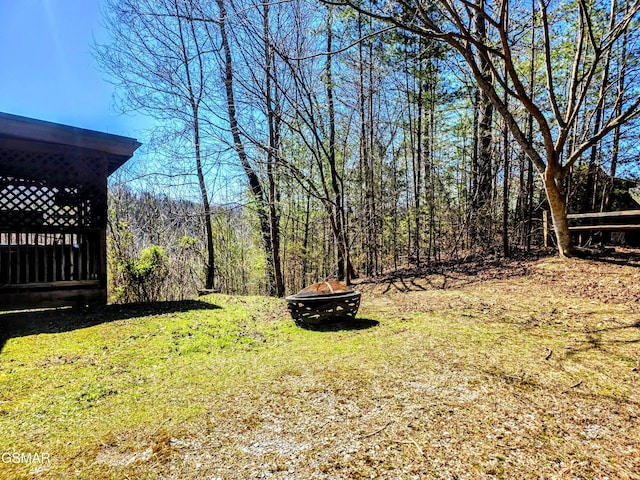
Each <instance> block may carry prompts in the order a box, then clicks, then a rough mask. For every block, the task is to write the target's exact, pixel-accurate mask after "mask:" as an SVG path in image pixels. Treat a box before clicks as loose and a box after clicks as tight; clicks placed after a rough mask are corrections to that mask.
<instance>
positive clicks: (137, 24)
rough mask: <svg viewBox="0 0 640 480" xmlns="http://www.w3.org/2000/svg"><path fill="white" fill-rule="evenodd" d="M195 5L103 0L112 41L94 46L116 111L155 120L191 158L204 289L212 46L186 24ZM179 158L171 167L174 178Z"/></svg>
mask: <svg viewBox="0 0 640 480" xmlns="http://www.w3.org/2000/svg"><path fill="white" fill-rule="evenodd" d="M193 11H194V3H193V2H191V1H184V0H157V1H156V0H107V2H106V3H105V17H104V18H105V26H106V28H107V29H108V30H109V31H110V32H111V37H112V38H113V40H112V41H111V42H110V43H109V44H104V45H96V46H95V56H96V58H97V60H98V62H99V64H100V65H101V66H102V68H103V69H104V70H105V71H106V72H108V73H109V74H110V75H111V78H112V79H114V80H113V81H114V83H115V86H116V88H117V92H118V95H119V96H118V103H117V106H118V107H119V109H120V110H121V111H123V112H128V111H137V112H142V113H145V114H147V115H150V116H151V117H153V118H155V119H156V120H158V121H159V127H158V128H159V129H162V130H163V131H164V132H165V133H166V132H167V131H168V132H169V137H170V138H172V139H173V142H172V145H173V146H174V147H175V145H176V144H178V143H180V141H181V140H182V141H186V142H185V143H187V145H188V146H189V150H190V151H188V152H186V153H185V155H187V156H188V157H189V158H191V159H193V166H192V167H191V169H189V171H188V173H187V174H188V175H193V173H194V172H193V169H194V168H195V175H196V177H197V184H198V190H199V193H200V198H201V201H202V205H203V217H204V222H203V223H204V228H205V237H206V244H207V260H206V269H205V272H206V274H205V277H206V281H205V288H207V289H211V288H213V286H214V280H215V276H214V275H215V252H214V247H213V230H212V226H211V206H210V202H209V193H208V191H207V181H206V178H205V174H204V165H203V164H204V155H205V154H204V152H203V150H204V143H205V140H204V139H203V136H202V128H203V127H202V124H203V118H202V113H203V109H204V108H203V104H204V102H205V101H206V100H207V99H208V98H209V95H210V92H209V90H208V81H209V75H210V74H211V71H210V68H211V64H210V59H209V55H210V52H211V51H212V47H211V45H210V44H209V42H208V40H207V37H206V35H204V32H203V31H202V29H201V28H199V26H198V25H197V24H196V23H195V22H193V21H192V20H190V19H191V18H192V17H193V15H192V13H193ZM177 163H178V159H173V161H172V162H171V170H172V172H171V173H172V174H175V175H178V165H177Z"/></svg>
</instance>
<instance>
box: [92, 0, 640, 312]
mask: <svg viewBox="0 0 640 480" xmlns="http://www.w3.org/2000/svg"><path fill="white" fill-rule="evenodd" d="M639 8H640V3H639V2H638V1H630V0H610V1H607V2H604V1H593V2H586V1H584V0H581V1H577V2H567V1H552V2H545V1H542V2H540V3H538V2H535V1H533V2H531V3H526V2H523V3H520V2H509V1H506V0H505V1H503V2H490V1H485V0H477V1H473V2H461V1H456V0H438V1H436V2H432V3H431V4H429V5H428V6H425V5H423V4H422V3H419V2H414V1H409V0H407V1H399V2H392V3H388V2H387V3H383V4H379V3H378V2H351V1H350V0H346V1H325V2H324V3H316V2H311V1H306V0H292V1H290V2H277V3H266V4H264V3H259V2H253V1H252V0H240V1H234V2H231V1H228V0H217V1H216V2H201V1H198V0H161V1H135V2H134V1H133V0H109V1H108V2H106V9H105V24H106V25H107V27H108V28H109V29H110V30H111V32H112V34H113V41H112V42H111V43H109V44H105V45H96V46H95V48H94V52H95V55H96V58H97V59H98V61H99V63H100V65H101V66H102V68H103V69H104V70H105V71H106V72H107V73H109V75H110V77H111V78H113V79H115V80H114V82H115V84H116V87H117V90H116V91H117V92H118V95H119V97H118V99H117V100H118V102H117V107H118V108H119V109H120V110H121V111H123V112H127V111H138V112H142V113H145V114H147V115H150V116H151V117H153V118H154V119H155V121H156V125H157V127H156V128H155V130H154V131H153V132H150V133H149V136H148V138H146V139H143V142H144V143H145V148H146V154H145V156H144V159H143V160H139V162H138V164H137V165H135V166H134V167H133V168H132V169H131V170H130V171H128V172H126V173H125V174H123V175H121V177H120V178H119V179H117V180H116V181H115V182H113V183H112V185H111V202H112V210H111V211H112V212H113V215H112V218H111V219H110V221H111V236H110V242H111V244H112V245H113V247H112V249H111V251H112V258H111V259H110V265H111V278H112V280H113V282H114V285H113V289H112V291H116V292H117V289H118V287H122V282H125V281H126V279H125V272H126V271H127V270H126V268H129V269H130V270H131V268H132V267H131V265H135V262H136V261H141V259H143V257H144V256H143V253H144V252H145V249H148V248H149V247H151V246H156V247H160V248H161V249H162V252H163V254H165V255H166V259H165V260H163V261H162V262H160V263H162V265H161V266H159V267H158V268H167V266H166V264H167V263H168V264H169V267H168V271H169V272H173V273H171V274H168V275H164V276H163V281H167V282H171V283H173V284H174V286H173V287H169V286H167V288H164V289H162V290H161V292H158V293H157V294H158V295H160V296H164V297H170V298H175V297H179V296H186V295H188V294H192V293H194V292H195V291H196V290H198V289H201V288H204V289H209V290H212V289H215V290H221V291H224V292H228V293H265V294H269V295H278V296H282V295H284V294H285V292H294V291H297V290H299V289H300V288H301V287H302V286H304V285H306V284H309V283H312V282H314V281H317V280H321V279H325V278H337V279H341V280H344V281H346V282H347V283H349V282H350V281H351V280H352V279H354V278H356V277H371V276H377V275H381V274H383V273H384V272H388V271H389V270H398V269H402V268H430V267H432V266H436V265H440V264H442V262H449V261H454V262H455V261H459V260H461V259H465V258H468V257H470V256H474V255H496V254H497V255H504V256H508V255H509V254H511V253H512V252H514V251H516V250H519V249H521V250H529V249H531V248H534V247H536V246H539V245H541V244H542V233H541V229H542V212H543V211H544V210H549V211H550V212H551V217H552V220H553V225H554V228H555V233H556V239H555V246H556V248H557V250H558V252H559V254H560V255H562V256H570V255H572V253H573V247H574V245H573V241H572V238H571V235H570V233H569V230H568V224H567V218H566V215H567V213H568V212H567V206H568V205H569V208H570V210H571V213H575V212H577V211H599V210H608V209H611V208H613V205H614V202H613V197H614V184H615V182H614V179H615V178H616V177H617V176H619V175H620V173H621V172H622V173H623V174H624V175H625V176H626V177H627V178H630V179H634V178H635V174H636V167H637V160H636V157H637V155H636V149H637V147H636V144H637V141H636V140H637V134H638V131H637V127H638V119H637V116H638V112H639V109H638V107H639V105H640V95H639V93H640V92H639V86H638V85H639V83H638V79H637V75H638V54H639V52H638V40H639V38H638V35H639V34H638V28H637V27H638V16H639V14H638V10H639ZM146 252H147V253H146V257H145V258H149V255H150V253H149V252H151V251H150V250H146ZM154 252H155V256H153V257H152V258H155V259H156V260H159V259H164V258H165V257H163V256H162V255H160V252H158V251H157V250H154ZM126 265H129V266H130V267H126ZM171 265H173V267H171ZM149 275H151V274H149ZM174 275H175V276H174ZM176 285H178V286H179V288H178V287H176ZM145 292H146V290H145ZM145 295H146V293H145ZM123 300H124V299H123Z"/></svg>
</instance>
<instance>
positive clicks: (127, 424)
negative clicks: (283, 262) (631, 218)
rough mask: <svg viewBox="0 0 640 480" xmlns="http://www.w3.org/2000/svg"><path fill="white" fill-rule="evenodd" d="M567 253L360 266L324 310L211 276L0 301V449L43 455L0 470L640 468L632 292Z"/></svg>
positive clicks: (584, 474) (82, 473)
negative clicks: (363, 275) (355, 291)
mask: <svg viewBox="0 0 640 480" xmlns="http://www.w3.org/2000/svg"><path fill="white" fill-rule="evenodd" d="M580 265H590V266H589V268H587V269H586V271H585V272H584V273H583V277H584V281H585V282H588V281H589V278H591V276H593V275H594V274H595V272H596V271H597V272H600V273H602V272H601V269H603V268H605V267H602V266H600V265H597V264H595V263H594V264H590V263H586V264H580ZM566 268H567V266H566V265H565V264H557V263H555V262H554V261H553V260H546V261H542V262H539V263H537V264H532V265H531V266H530V271H529V272H528V273H527V275H524V276H515V275H514V276H513V277H511V278H508V279H505V278H502V279H501V278H497V277H499V276H498V275H496V278H495V279H487V280H484V281H474V279H473V278H465V279H464V281H461V280H460V279H458V281H457V282H452V281H451V280H450V281H449V283H450V287H449V288H447V289H432V288H429V287H428V285H429V282H428V281H423V280H424V279H416V280H415V285H416V288H414V289H413V291H408V292H405V293H391V292H392V291H393V292H400V288H396V289H393V290H389V289H388V288H387V287H388V285H385V284H378V285H362V286H361V288H362V290H363V291H364V294H363V301H362V306H361V311H360V314H359V318H360V322H359V323H356V324H352V325H348V324H344V325H338V326H336V327H335V328H329V329H325V330H310V329H303V328H300V327H298V326H296V325H295V324H294V323H293V322H292V321H291V319H290V318H289V316H288V314H287V312H286V309H285V306H284V302H283V301H282V300H279V299H265V298H260V297H230V296H224V295H212V296H209V297H205V299H204V300H203V301H198V302H195V301H189V302H175V303H169V304H153V305H133V306H115V305H114V306H109V307H107V308H104V309H98V310H89V311H86V312H76V311H70V310H59V311H54V312H37V313H7V314H2V315H0V325H3V326H4V327H5V332H7V333H5V335H4V340H0V345H2V346H1V351H0V439H1V440H0V441H1V442H2V443H1V447H0V453H4V452H25V453H26V452H46V453H47V454H48V455H49V456H50V459H51V460H50V462H46V463H44V464H39V463H34V462H32V463H8V462H0V478H6V479H20V478H47V479H58V478H82V479H84V478H114V479H116V478H118V479H119V478H192V479H197V478H225V479H235V478H258V477H260V476H262V477H265V478H331V479H332V478H402V479H404V478H407V479H408V478H451V477H452V476H454V475H456V476H458V477H459V478H540V477H543V478H550V477H554V476H555V477H556V478H565V477H566V478H601V477H604V476H609V477H610V478H640V476H638V474H637V472H639V471H640V463H639V461H638V458H639V454H640V450H639V446H640V435H639V434H638V432H639V431H640V428H638V427H640V425H639V422H638V415H637V411H638V405H639V402H640V393H639V390H638V383H639V382H640V374H639V373H638V367H639V366H640V353H639V351H640V345H639V342H640V329H639V328H638V316H639V313H640V311H639V310H640V309H639V308H638V305H637V302H635V301H634V300H633V298H630V299H629V301H625V300H624V299H623V300H619V299H618V300H616V301H608V300H607V299H604V300H602V299H598V298H594V297H593V296H585V295H583V294H582V292H577V291H575V289H574V287H575V285H574V283H570V284H567V285H565V284H563V283H562V281H561V280H558V278H555V277H553V279H551V278H552V277H550V276H549V271H551V272H553V273H554V274H559V273H562V272H563V271H564V269H566ZM606 268H608V269H614V270H613V271H614V273H615V275H613V277H614V278H623V279H626V280H627V281H628V282H627V283H629V284H630V285H633V284H635V283H636V282H635V280H637V275H638V274H637V273H636V270H635V269H633V268H630V267H616V266H609V267H606ZM607 272H609V273H611V272H610V270H606V271H605V273H607ZM503 273H504V272H503ZM508 273H509V272H508V268H507V271H506V274H507V275H508ZM567 278H569V277H567ZM572 278H573V279H572V280H571V281H572V282H575V278H574V277H572ZM421 282H422V283H421ZM431 283H432V284H433V283H436V282H434V281H432V282H431ZM418 287H419V288H418ZM600 288H601V289H603V290H604V289H607V288H611V289H612V292H613V289H615V290H616V292H617V291H618V289H619V288H620V287H619V286H606V285H602V286H601V287H600ZM572 289H573V290H572ZM384 292H386V293H384ZM629 293H630V294H632V293H633V292H629ZM616 298H618V296H616ZM5 458H6V457H5Z"/></svg>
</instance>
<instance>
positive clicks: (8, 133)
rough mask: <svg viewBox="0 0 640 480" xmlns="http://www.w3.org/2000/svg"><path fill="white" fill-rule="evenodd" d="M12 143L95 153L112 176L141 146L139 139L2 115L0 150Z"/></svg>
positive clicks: (0, 115) (68, 151)
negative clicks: (5, 144)
mask: <svg viewBox="0 0 640 480" xmlns="http://www.w3.org/2000/svg"><path fill="white" fill-rule="evenodd" d="M6 142H10V143H12V144H15V143H31V144H40V145H49V146H55V147H56V150H58V151H64V152H67V153H73V154H83V153H91V154H93V155H96V154H97V155H99V156H102V157H104V158H106V159H107V174H108V175H111V174H112V173H113V172H115V171H116V170H117V169H118V168H120V167H121V166H122V165H123V164H124V163H125V162H126V161H127V160H128V159H130V158H131V157H132V156H133V153H134V152H135V150H136V149H137V148H138V147H140V145H141V143H139V142H138V141H137V140H136V139H133V138H129V137H123V136H120V135H113V134H110V133H103V132H97V131H95V130H87V129H84V128H78V127H72V126H69V125H62V124H59V123H53V122H47V121H44V120H37V119H34V118H29V117H22V116H19V115H13V114H9V113H2V112H0V149H1V148H3V147H2V144H4V143H6Z"/></svg>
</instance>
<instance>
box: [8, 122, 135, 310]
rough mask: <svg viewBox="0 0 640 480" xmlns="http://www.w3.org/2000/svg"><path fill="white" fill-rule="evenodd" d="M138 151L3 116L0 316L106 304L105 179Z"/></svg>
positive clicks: (122, 142) (118, 141)
mask: <svg viewBox="0 0 640 480" xmlns="http://www.w3.org/2000/svg"><path fill="white" fill-rule="evenodd" d="M139 146H140V144H139V143H138V142H137V141H136V140H134V139H132V138H127V137H121V136H117V135H111V134H106V133H101V132H96V131H91V130H84V129H80V128H76V127H70V126H67V125H60V124H55V123H50V122H44V121H41V120H35V119H31V118H26V117H20V116H16V115H10V114H5V113H0V310H9V309H21V308H43V307H57V306H68V305H75V306H78V305H90V304H100V303H102V304H103V303H106V300H107V282H106V259H107V249H106V231H107V230H106V229H107V178H108V176H109V175H111V174H112V173H113V172H114V171H115V170H117V169H118V168H119V167H120V166H121V165H123V164H124V163H125V162H126V161H127V160H128V159H129V158H131V156H132V155H133V152H134V151H135V150H136V149H137V148H138V147H139Z"/></svg>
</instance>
